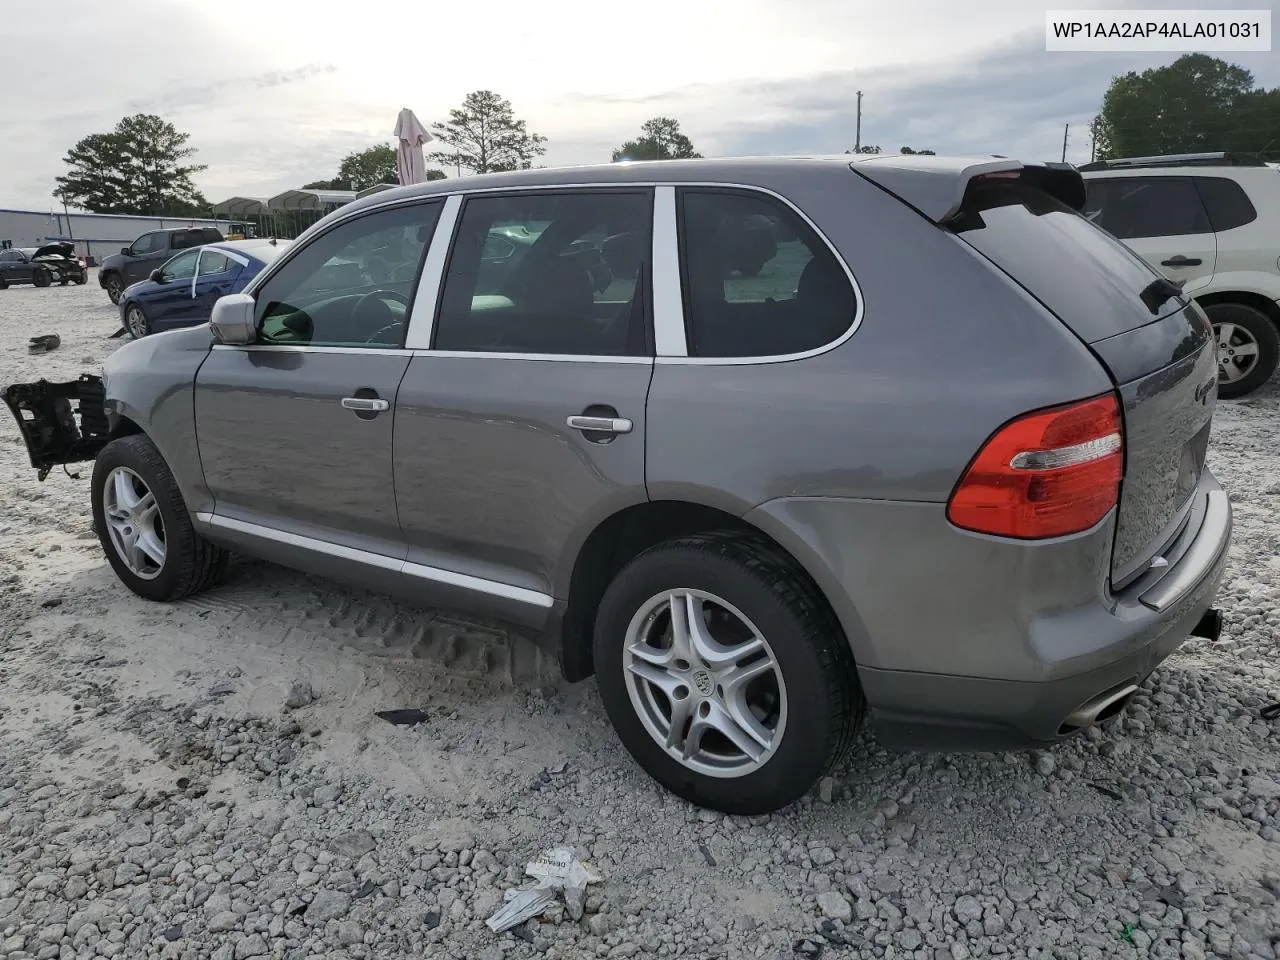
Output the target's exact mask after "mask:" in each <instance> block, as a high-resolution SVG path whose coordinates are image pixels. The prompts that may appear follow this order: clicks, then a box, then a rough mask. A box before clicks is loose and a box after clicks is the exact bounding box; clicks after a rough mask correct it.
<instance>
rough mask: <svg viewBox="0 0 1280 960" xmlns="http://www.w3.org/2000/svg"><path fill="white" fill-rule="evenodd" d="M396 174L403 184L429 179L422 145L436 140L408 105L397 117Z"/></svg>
mask: <svg viewBox="0 0 1280 960" xmlns="http://www.w3.org/2000/svg"><path fill="white" fill-rule="evenodd" d="M395 135H396V140H397V141H399V142H398V143H397V144H396V175H397V176H399V178H400V183H401V184H410V183H421V182H422V181H423V180H425V179H427V166H426V163H425V162H424V161H423V159H422V146H423V144H425V143H428V142H430V141H431V140H434V139H435V138H434V137H433V136H431V133H430V132H429V131H428V130H427V128H426V127H424V126H423V125H422V123H421V121H419V120H418V118H417V116H415V115H414V112H413V111H412V110H410V109H409V108H408V107H405V108H404V109H402V110H401V111H400V115H399V116H398V117H397V118H396V129H395Z"/></svg>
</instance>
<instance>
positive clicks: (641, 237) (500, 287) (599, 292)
mask: <svg viewBox="0 0 1280 960" xmlns="http://www.w3.org/2000/svg"><path fill="white" fill-rule="evenodd" d="M652 221H653V195H652V192H651V191H649V190H635V189H630V190H615V189H599V190H573V191H569V190H566V191H563V192H561V191H555V192H550V191H547V192H539V193H536V194H510V195H493V196H477V197H471V198H469V199H467V201H466V204H465V206H464V207H463V209H462V216H461V218H460V220H459V224H458V232H457V237H456V239H455V240H454V245H453V250H452V253H451V254H450V257H449V268H448V270H447V272H446V274H445V279H444V289H443V291H442V293H441V298H440V315H439V318H438V319H437V321H436V328H435V342H434V344H433V346H434V348H435V349H436V350H448V351H461V352H467V353H515V354H541V355H572V356H596V357H608V356H647V355H648V354H649V352H650V345H649V331H648V318H647V299H646V297H645V287H646V285H647V277H648V264H649V251H650V248H651V242H650V233H651V229H652Z"/></svg>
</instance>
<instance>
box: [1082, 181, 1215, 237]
mask: <svg viewBox="0 0 1280 960" xmlns="http://www.w3.org/2000/svg"><path fill="white" fill-rule="evenodd" d="M1086 189H1087V193H1088V198H1087V199H1086V201H1085V208H1084V214H1085V216H1086V217H1088V218H1089V219H1090V220H1092V221H1093V222H1094V223H1096V224H1097V225H1098V226H1100V227H1102V229H1104V230H1106V231H1107V232H1108V233H1111V234H1113V235H1114V236H1116V237H1118V238H1120V239H1121V240H1137V239H1139V238H1143V237H1186V236H1194V235H1195V234H1200V233H1212V232H1213V226H1212V225H1211V224H1210V222H1209V214H1208V213H1207V212H1206V211H1205V208H1204V204H1203V203H1201V202H1200V194H1199V192H1198V191H1197V190H1196V187H1195V184H1194V183H1192V182H1191V179H1190V178H1189V177H1185V178H1184V177H1152V178H1150V179H1145V178H1142V177H1114V178H1112V179H1103V178H1091V179H1089V180H1088V181H1086Z"/></svg>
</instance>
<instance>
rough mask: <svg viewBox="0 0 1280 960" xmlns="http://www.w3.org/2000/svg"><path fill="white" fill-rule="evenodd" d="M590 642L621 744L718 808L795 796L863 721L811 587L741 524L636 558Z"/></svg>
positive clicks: (851, 678)
mask: <svg viewBox="0 0 1280 960" xmlns="http://www.w3.org/2000/svg"><path fill="white" fill-rule="evenodd" d="M594 646H595V664H596V680H597V683H598V684H599V687H600V693H601V697H602V698H603V700H604V705H605V709H606V711H607V712H608V714H609V719H610V721H611V722H612V723H613V726H614V729H615V730H616V731H617V733H618V737H619V739H620V740H621V741H622V743H623V745H624V746H626V748H627V749H628V751H630V753H631V754H632V756H633V757H635V759H636V761H637V762H638V763H639V764H640V766H642V767H643V768H644V769H645V771H646V772H648V773H649V775H650V776H652V777H653V778H654V779H655V780H657V781H658V782H659V783H661V784H663V785H664V786H666V787H667V788H668V789H669V790H671V791H672V792H674V793H676V794H678V795H679V796H681V797H684V798H685V799H686V800H689V801H691V802H693V803H696V804H698V805H700V806H704V807H710V808H713V809H716V810H721V811H723V812H725V813H731V814H757V813H770V812H773V811H775V810H778V809H780V808H782V807H785V806H787V805H788V804H790V803H792V802H793V801H795V800H797V799H799V798H800V797H801V796H803V795H804V794H805V793H806V792H807V791H808V790H809V789H810V788H811V787H812V786H813V784H814V783H815V782H816V781H817V780H818V778H819V777H821V776H822V775H823V774H824V773H825V772H826V771H828V770H829V769H830V768H831V767H832V766H833V765H834V764H835V763H836V762H837V761H838V760H839V759H840V758H841V757H842V756H843V754H844V753H845V751H846V750H847V749H848V746H849V744H850V742H851V741H852V738H853V735H854V733H855V732H856V730H857V728H858V726H859V724H860V722H861V719H862V715H863V711H864V700H863V697H862V692H861V689H860V688H859V686H858V683H857V678H856V675H855V672H854V666H853V662H852V657H851V656H850V654H849V649H848V645H847V643H846V641H845V638H844V636H843V635H842V634H841V632H840V630H839V628H838V626H837V625H836V624H835V622H834V620H833V618H832V615H831V614H830V613H829V611H828V610H827V609H826V606H825V604H824V602H823V600H822V598H821V597H820V596H819V595H818V593H817V591H816V589H815V588H814V587H813V586H812V584H810V583H809V581H808V580H807V578H805V577H804V575H803V573H802V572H801V571H800V570H799V569H798V568H797V567H796V565H795V564H794V562H793V561H791V560H790V559H789V558H786V557H783V556H781V555H779V554H778V553H776V552H775V551H774V550H773V549H772V548H770V547H768V546H766V545H764V544H762V543H759V542H756V541H754V540H750V539H747V538H745V537H742V536H740V535H737V534H733V533H716V534H704V535H699V536H693V537H685V538H682V539H679V540H673V541H670V542H667V543H663V544H659V545H658V546H655V547H652V548H650V549H649V550H647V551H645V552H644V553H642V554H640V556H638V557H636V558H635V559H634V560H632V561H631V563H629V564H628V565H627V566H626V567H625V568H623V570H622V571H621V572H620V573H619V574H618V575H617V577H615V578H614V580H613V582H612V583H611V584H610V585H609V587H608V589H607V590H606V591H605V595H604V598H603V599H602V600H601V603H600V607H599V610H598V612H597V615H596V625H595V637H594Z"/></svg>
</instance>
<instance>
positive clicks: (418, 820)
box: [0, 277, 1280, 960]
mask: <svg viewBox="0 0 1280 960" xmlns="http://www.w3.org/2000/svg"><path fill="white" fill-rule="evenodd" d="M116 324H117V321H116V314H115V311H114V309H113V308H112V307H111V306H110V305H109V304H108V303H107V300H106V297H105V295H104V294H103V293H102V291H101V290H100V289H99V288H98V286H97V283H96V278H93V277H91V278H90V281H89V283H88V284H87V285H86V286H83V287H68V288H50V289H44V290H36V289H33V288H30V287H18V288H12V289H10V290H7V291H4V292H2V293H0V383H4V382H10V381H14V380H34V379H37V378H39V377H43V376H48V377H50V378H54V379H58V378H69V377H71V376H73V375H75V374H76V373H77V372H79V371H96V369H97V367H98V365H99V364H100V363H101V361H102V360H103V358H104V357H106V356H107V355H108V354H109V353H110V352H111V351H112V350H113V349H114V348H115V347H116V345H117V344H118V343H119V342H120V341H112V340H109V339H107V335H108V334H109V333H111V332H112V330H114V329H115V326H116ZM45 332H57V333H59V334H60V335H61V337H62V347H61V349H59V350H58V351H56V352H55V353H52V354H49V355H45V356H30V355H28V354H27V352H26V349H25V341H26V338H27V337H29V336H31V335H33V334H37V333H45ZM1211 460H1212V463H1213V466H1214V468H1215V470H1216V471H1217V473H1218V476H1219V477H1220V478H1221V479H1222V481H1223V483H1224V484H1225V485H1226V486H1227V487H1228V488H1229V489H1230V491H1231V494H1232V497H1233V500H1234V501H1235V505H1236V510H1237V514H1236V516H1237V534H1236V539H1235V545H1234V548H1233V553H1232V563H1231V567H1230V570H1229V572H1228V576H1227V580H1226V583H1225V585H1224V587H1223V590H1222V594H1221V598H1220V599H1221V606H1222V608H1223V610H1224V613H1225V616H1226V621H1227V627H1226V633H1225V635H1224V637H1223V639H1222V641H1221V642H1219V643H1217V644H1209V643H1207V642H1205V641H1198V640H1193V641H1191V642H1189V643H1187V644H1186V645H1185V646H1184V647H1183V648H1182V650H1181V652H1180V653H1179V654H1177V655H1176V656H1175V657H1174V658H1172V659H1171V660H1170V661H1169V662H1168V663H1167V664H1166V665H1165V666H1164V667H1163V668H1162V669H1161V670H1159V671H1158V672H1157V674H1156V675H1155V676H1154V677H1153V678H1152V679H1151V680H1150V681H1149V682H1148V684H1147V686H1146V688H1145V689H1144V690H1143V691H1142V693H1141V694H1140V695H1139V696H1138V698H1137V699H1136V700H1135V701H1134V703H1133V705H1132V707H1131V708H1130V709H1129V710H1128V711H1127V713H1126V714H1125V715H1124V716H1123V718H1122V719H1121V720H1120V721H1119V722H1118V723H1117V724H1116V725H1114V726H1113V727H1111V728H1109V729H1107V730H1105V731H1094V732H1092V734H1091V735H1090V736H1088V737H1084V738H1080V739H1077V740H1075V741H1073V742H1071V743H1069V744H1066V745H1063V746H1061V747H1060V748H1057V749H1055V750H1053V751H1052V752H1045V753H1040V754H1008V755H973V756H959V757H947V756H939V755H932V754H929V755H890V754H886V753H885V752H884V751H883V750H881V749H880V748H879V747H878V746H877V745H876V743H875V741H874V739H873V738H872V737H871V736H870V735H864V737H863V739H862V741H861V742H860V744H859V746H858V749H857V750H856V752H855V754H854V756H853V757H852V759H851V760H850V761H848V763H847V764H846V765H845V766H844V767H843V768H842V769H840V770H838V771H837V772H836V775H835V776H834V777H833V778H832V779H830V780H827V781H824V782H823V783H822V784H821V786H820V787H819V788H818V789H817V790H815V792H814V795H813V796H812V797H810V798H808V799H806V800H805V801H803V802H801V803H799V804H797V805H795V806H794V807H793V808H791V809H789V810H787V811H786V812H784V813H782V814H779V815H774V816H772V817H758V818H750V819H739V818H732V817H722V816H720V815H718V814H714V813H711V812H709V811H703V810H698V809H695V808H693V807H691V806H689V805H687V804H685V803H684V802H682V801H679V800H677V799H675V798H673V797H671V796H669V795H667V794H665V793H663V792H662V791H661V790H659V789H658V788H656V787H655V786H654V785H653V784H652V783H651V781H649V779H648V778H647V777H646V776H645V775H644V774H643V773H642V772H641V771H640V770H639V769H638V768H637V767H636V765H635V764H634V763H633V762H632V761H631V760H630V759H629V757H628V756H627V755H626V754H625V753H624V752H623V751H622V749H621V748H620V746H619V745H618V744H617V741H616V740H615V738H614V736H613V734H612V733H611V731H610V729H609V727H608V724H607V722H606V719H605V716H604V713H603V710H602V709H601V706H600V703H599V699H598V697H597V695H596V693H595V688H594V684H592V683H587V684H580V685H577V686H574V687H569V686H567V685H565V684H564V683H563V682H561V681H560V680H559V679H558V677H557V676H556V674H555V672H554V669H553V668H552V666H551V664H550V663H549V662H548V661H547V660H546V659H545V658H543V657H541V656H540V655H539V654H537V653H536V651H535V650H534V649H533V648H532V646H531V645H530V644H528V643H527V642H526V641H525V640H523V639H521V638H519V637H515V636H512V635H510V634H509V633H507V632H506V631H503V630H501V629H497V628H494V627H492V626H486V625H485V624H482V623H476V622H470V621H466V620H463V619H460V618H457V617H454V616H450V615H448V614H446V613H442V612H430V611H415V610H411V609H409V608H406V607H402V606H400V605H397V604H394V603H390V602H387V601H386V600H383V599H380V598H377V597H373V596H370V595H368V594H363V593H358V592H353V591H349V590H345V589H343V588H341V587H338V586H335V585H334V584H331V583H327V582H323V581H320V580H315V579H310V578H307V577H303V576H300V575H297V574H294V573H290V572H288V571H285V570H281V569H279V568H275V567H271V566H268V565H265V564H260V563H252V562H238V563H236V564H234V565H233V567H232V570H231V573H230V576H229V578H228V580H227V582H226V583H225V584H224V585H222V586H220V587H218V588H217V589H215V590H214V591H212V592H211V593H209V594H208V595H206V596H201V597H197V598H194V599H193V600H191V601H189V602H186V603H181V604H177V605H173V606H158V605H154V604H149V603H147V602H145V601H143V600H140V599H137V598H135V597H133V596H132V595H131V594H129V593H127V592H126V591H125V589H124V588H123V587H122V586H120V585H119V584H118V582H117V581H116V580H115V579H114V577H113V575H112V574H111V572H110V570H109V569H108V567H107V566H106V563H105V562H104V560H103V559H102V556H101V553H100V550H99V547H98V544H97V542H96V541H95V540H94V538H93V534H92V532H91V530H90V521H89V511H88V505H87V500H88V493H87V488H86V482H85V481H84V480H83V479H81V480H74V479H69V478H67V477H66V476H63V475H62V473H61V472H55V473H54V474H52V475H51V476H50V477H49V479H48V480H47V481H46V482H45V483H43V484H40V483H37V482H36V479H35V476H34V472H33V471H32V470H31V469H29V467H28V465H27V463H26V460H25V452H24V450H23V448H22V446H21V444H20V441H19V439H18V435H17V431H16V429H15V428H14V427H13V425H12V424H9V425H7V426H5V427H3V428H0V489H2V490H3V494H0V837H3V841H4V847H5V855H4V856H3V858H0V957H7V958H12V960H17V958H27V957H36V958H41V960H51V958H55V957H57V958H90V957H128V958H150V957H163V958H175V960H176V958H181V960H193V958H214V960H245V958H250V957H259V956H263V957H277V958H304V957H305V958H313V957H335V958H336V957H379V958H383V957H385V958H400V957H410V956H422V955H427V956H432V957H458V958H467V960H477V958H479V960H499V958H502V957H510V958H522V957H538V956H543V957H589V956H595V957H631V956H638V957H676V956H688V957H776V958H783V957H791V956H808V957H815V956H818V955H820V954H821V955H823V956H827V957H844V956H847V957H892V958H907V957H910V958H916V960H963V958H966V957H981V956H994V955H1002V956H1009V957H1017V958H1024V957H1025V958H1043V957H1057V958H1068V957H1072V958H1074V957H1082V958H1083V957H1099V958H1101V957H1107V958H1111V957H1123V958H1127V957H1137V958H1142V957H1160V958H1164V957H1187V958H1200V957H1209V956H1218V957H1233V958H1241V960H1245V958H1276V957H1280V750H1277V747H1278V746H1280V721H1275V722H1271V723H1268V722H1266V721H1264V720H1262V719H1261V718H1260V716H1259V708H1260V707H1261V706H1262V705H1263V704H1264V703H1265V702H1270V701H1274V700H1277V699H1280V663H1278V662H1277V658H1276V653H1277V638H1278V636H1280V633H1278V628H1280V612H1278V608H1277V600H1278V599H1280V558H1278V556H1277V554H1278V553H1280V550H1278V548H1280V522H1278V521H1277V519H1276V508H1277V506H1278V505H1280V384H1277V383H1273V384H1272V385H1271V386H1270V387H1268V388H1266V389H1265V390H1264V391H1263V392H1261V393H1259V394H1255V395H1254V396H1253V397H1251V398H1247V399H1246V400H1244V401H1239V402H1236V403H1223V404H1221V405H1220V407H1219V415H1218V419H1217V422H1216V427H1215V431H1214V439H1213V443H1212V451H1211ZM401 707H417V708H421V709H422V710H424V711H425V713H426V715H427V720H426V722H425V723H423V724H422V725H421V726H419V727H416V728H412V729H409V728H405V727H398V726H393V725H391V724H389V723H386V722H384V721H383V720H380V719H378V718H377V717H375V716H374V713H375V711H378V710H385V709H390V708H401ZM561 844H564V845H569V846H572V847H575V848H576V849H577V850H578V852H579V855H580V856H583V857H585V858H587V859H588V860H589V861H590V862H591V863H592V864H593V865H594V866H595V867H596V868H597V869H598V870H599V871H600V872H601V873H602V874H603V876H604V882H603V883H602V884H599V885H597V886H592V887H591V888H590V895H589V897H588V899H587V903H586V912H585V915H584V916H583V917H582V918H581V919H580V920H577V921H575V920H573V919H571V918H570V917H567V916H566V917H564V918H563V919H562V920H561V921H560V922H546V923H537V922H534V923H530V924H527V925H525V926H522V927H520V928H518V929H517V930H516V931H514V932H511V933H506V934H502V935H495V934H492V933H490V932H489V930H488V929H487V928H486V927H485V926H484V924H483V920H484V918H485V917H486V916H488V915H489V914H490V913H491V912H492V911H493V910H494V909H495V908H496V906H497V905H498V904H499V903H500V902H501V900H502V897H503V893H504V891H505V890H506V889H508V888H510V887H512V886H519V885H520V882H521V872H522V868H523V864H524V863H525V862H526V861H528V860H529V859H530V858H532V857H533V856H535V855H537V854H538V853H540V852H541V851H542V850H544V849H545V848H548V847H552V846H557V845H561Z"/></svg>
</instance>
